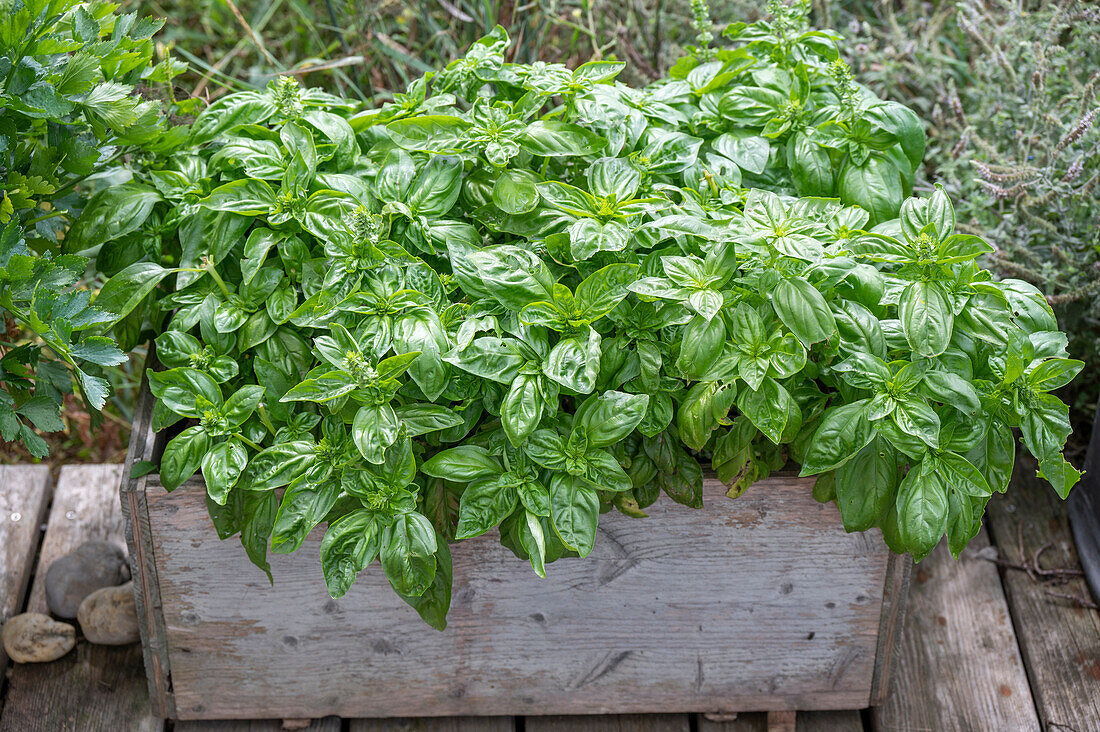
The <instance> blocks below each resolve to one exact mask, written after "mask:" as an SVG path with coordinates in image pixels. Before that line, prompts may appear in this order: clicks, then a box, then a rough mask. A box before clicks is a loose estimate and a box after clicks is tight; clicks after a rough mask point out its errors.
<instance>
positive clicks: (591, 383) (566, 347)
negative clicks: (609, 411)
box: [542, 328, 600, 394]
mask: <svg viewBox="0 0 1100 732" xmlns="http://www.w3.org/2000/svg"><path fill="white" fill-rule="evenodd" d="M542 372H543V374H545V375H546V377H547V378H549V379H550V380H551V381H555V382H557V383H558V384H560V385H562V386H564V387H565V388H566V389H572V390H573V391H575V392H576V393H578V394H589V393H591V392H592V390H593V389H595V388H596V377H597V376H598V375H599V373H600V334H599V333H597V332H596V331H595V330H594V329H592V328H589V329H588V337H587V338H586V337H584V336H574V337H570V338H562V339H561V340H560V341H558V343H557V345H555V346H554V348H553V349H552V350H551V351H550V355H549V356H548V357H547V358H546V361H544V362H543V365H542Z"/></svg>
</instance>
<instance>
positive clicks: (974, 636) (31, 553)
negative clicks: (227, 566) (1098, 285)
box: [0, 465, 1100, 732]
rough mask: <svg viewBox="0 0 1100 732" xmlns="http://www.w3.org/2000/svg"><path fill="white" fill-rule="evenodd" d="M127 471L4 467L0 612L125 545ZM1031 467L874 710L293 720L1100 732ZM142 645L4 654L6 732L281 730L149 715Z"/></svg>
mask: <svg viewBox="0 0 1100 732" xmlns="http://www.w3.org/2000/svg"><path fill="white" fill-rule="evenodd" d="M121 470H122V468H121V466H119V465H86V466H68V467H65V468H63V469H62V470H61V473H60V476H59V477H58V479H57V480H56V482H55V481H54V480H52V479H51V477H50V474H49V472H48V470H47V468H45V467H42V466H13V467H3V466H0V613H2V614H3V618H5V619H6V618H7V617H10V616H11V615H13V614H16V613H18V612H23V611H37V612H45V602H44V596H43V588H42V582H41V579H42V577H43V576H44V574H45V568H46V567H48V566H49V564H50V562H51V561H53V559H55V558H56V557H58V556H60V555H62V554H64V553H66V552H68V551H69V550H70V549H72V548H73V547H75V546H76V545H78V544H79V543H81V542H83V541H85V540H88V539H108V540H111V541H116V542H118V543H120V544H124V540H123V533H122V531H123V527H122V518H121V513H120V509H119V502H118V495H117V491H118V485H119V480H120V477H121ZM1028 474H1034V469H1031V470H1028V468H1027V466H1025V465H1021V466H1020V468H1019V470H1018V471H1017V477H1016V479H1015V481H1014V483H1015V485H1014V486H1013V489H1012V490H1011V491H1010V493H1009V495H1008V496H1000V497H998V498H997V499H995V500H994V501H993V502H992V503H991V504H990V510H989V514H988V521H987V529H986V530H985V531H984V532H983V533H982V535H980V536H979V537H978V539H977V540H975V541H974V542H973V544H972V546H971V547H970V548H969V549H968V550H967V551H966V553H965V554H964V556H963V558H962V559H961V560H960V561H959V562H957V563H956V562H955V561H953V560H952V559H951V557H950V555H948V553H947V552H946V550H945V549H944V547H942V546H941V547H940V548H939V549H937V551H936V552H935V553H933V554H932V555H931V556H930V557H928V558H927V559H926V560H925V561H924V562H922V563H921V564H920V565H919V566H918V567H917V568H916V570H915V572H914V579H913V583H912V586H911V589H910V604H909V611H908V617H907V624H906V627H905V631H904V634H903V639H902V651H901V656H900V658H899V662H898V668H897V670H896V673H895V676H894V682H893V687H892V691H891V694H890V697H889V699H888V700H887V702H886V703H885V704H884V705H883V706H881V707H879V708H877V709H874V710H863V711H862V712H860V711H852V712H828V713H799V714H797V715H796V714H794V713H783V712H780V713H772V714H771V715H770V716H768V715H764V714H754V713H744V714H740V715H738V717H737V718H736V719H733V720H711V719H706V718H704V717H703V716H698V717H697V716H695V715H685V714H677V715H627V716H603V717H526V718H510V717H497V718H481V719H468V718H463V719H430V720H429V719H424V720H370V719H351V720H348V719H343V720H342V719H338V718H336V717H329V718H326V719H323V720H313V721H311V722H307V721H289V722H288V723H287V727H288V728H291V727H293V728H302V729H309V730H313V731H316V732H343V731H349V732H381V731H383V730H385V731H387V732H397V731H398V730H408V731H410V732H411V731H413V730H418V731H423V732H514V731H517V730H518V731H520V732H565V731H566V730H570V731H573V730H575V731H576V732H755V731H756V730H760V731H763V730H767V729H772V730H791V731H793V730H797V731H798V732H810V731H815V732H857V731H860V730H864V729H867V730H913V731H918V730H919V731H922V732H923V731H926V730H928V731H931V730H934V731H937V732H938V731H939V730H1012V731H1014V730H1032V729H1034V730H1051V731H1052V732H1068V731H1070V730H1073V731H1076V732H1086V731H1087V730H1100V613H1098V612H1097V611H1096V610H1095V609H1091V608H1087V607H1084V606H1083V605H1084V604H1085V603H1090V602H1091V599H1090V598H1089V596H1088V590H1087V588H1086V587H1085V584H1084V582H1083V581H1082V579H1081V578H1080V576H1079V567H1078V564H1077V557H1076V553H1075V551H1074V546H1073V541H1072V539H1071V536H1070V532H1069V527H1068V525H1067V523H1066V517H1065V509H1064V506H1063V505H1062V504H1061V502H1059V501H1058V500H1057V499H1056V498H1053V494H1052V493H1051V492H1050V491H1049V490H1047V489H1042V488H1040V487H1039V486H1037V485H1034V481H1033V480H1032V479H1030V478H1028V477H1027V475H1028ZM141 663H142V660H141V648H140V647H139V646H137V645H134V646H129V647H123V648H107V647H102V646H93V645H90V644H88V643H86V642H83V641H82V642H80V643H79V644H78V645H77V648H76V649H75V650H74V651H72V652H71V653H69V654H68V655H67V656H65V657H64V658H62V659H61V660H59V661H55V662H53V663H49V664H39V665H11V664H9V663H8V660H7V659H6V658H5V657H4V656H3V652H2V651H0V671H3V673H2V674H0V732H35V731H36V730H43V731H45V732H55V731H57V730H72V731H75V732H84V731H85V730H90V731H92V732H99V731H100V730H102V731H103V732H115V731H116V730H118V731H120V732H130V731H131V730H133V731H136V732H143V731H146V730H148V731H149V732H160V731H163V730H171V729H175V730H177V731H178V732H203V731H206V730H209V731H211V732H214V731H218V732H237V731H240V732H245V731H246V730H247V731H251V732H267V731H268V730H270V731H271V732H275V731H276V730H278V729H280V728H282V727H283V726H284V725H282V724H280V723H279V722H277V721H274V722H273V721H263V722H258V721H252V722H250V721H242V722H224V723H223V722H217V723H210V722H178V723H175V724H174V725H173V724H172V723H167V722H164V721H162V720H159V719H157V718H155V717H153V715H152V713H151V712H150V707H149V699H148V690H147V686H146V681H145V673H144V670H143V669H142V666H141Z"/></svg>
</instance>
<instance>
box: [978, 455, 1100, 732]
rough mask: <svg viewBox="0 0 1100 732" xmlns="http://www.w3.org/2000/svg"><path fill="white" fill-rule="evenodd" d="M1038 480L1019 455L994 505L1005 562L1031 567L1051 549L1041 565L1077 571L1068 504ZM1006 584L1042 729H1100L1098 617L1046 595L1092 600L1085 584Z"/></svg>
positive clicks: (1019, 576)
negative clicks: (1010, 478)
mask: <svg viewBox="0 0 1100 732" xmlns="http://www.w3.org/2000/svg"><path fill="white" fill-rule="evenodd" d="M1034 476H1035V464H1034V462H1031V461H1030V460H1029V459H1026V458H1021V459H1020V460H1018V464H1017V469H1016V471H1015V475H1014V476H1013V485H1012V488H1011V489H1010V490H1009V492H1008V493H1007V494H1005V495H1003V496H998V497H997V498H995V499H994V500H992V501H990V503H989V523H990V526H991V528H992V531H993V535H994V537H995V538H996V541H997V548H998V550H999V552H1000V557H1001V559H1002V560H1004V561H1007V562H1011V563H1014V564H1017V565H1019V564H1024V563H1031V562H1032V561H1033V560H1034V559H1035V557H1036V553H1037V552H1040V550H1043V547H1047V548H1046V549H1045V550H1043V551H1042V552H1041V555H1040V557H1039V561H1040V564H1041V566H1042V567H1045V568H1051V567H1065V568H1071V569H1073V568H1078V567H1079V564H1078V562H1077V555H1076V550H1075V548H1074V545H1073V541H1072V539H1071V538H1070V533H1069V527H1068V525H1067V521H1066V509H1065V504H1063V503H1062V502H1061V501H1060V500H1059V499H1058V497H1057V496H1056V495H1055V494H1054V491H1053V490H1051V488H1050V486H1048V485H1046V484H1045V483H1041V482H1040V481H1039V480H1038V479H1037V478H1035V477H1034ZM1021 543H1022V547H1021ZM1004 585H1005V590H1006V592H1007V594H1008V601H1009V607H1010V609H1011V611H1012V618H1013V621H1014V623H1015V625H1016V633H1017V635H1018V636H1019V640H1020V648H1021V650H1022V651H1023V658H1024V662H1025V663H1026V665H1027V674H1028V678H1029V680H1030V682H1031V690H1032V693H1033V694H1034V696H1035V702H1036V707H1037V708H1038V710H1039V717H1040V719H1041V720H1042V722H1043V727H1044V728H1045V729H1049V730H1069V729H1073V730H1086V729H1088V730H1096V729H1100V613H1097V612H1096V611H1095V610H1086V609H1082V608H1078V607H1074V606H1073V605H1072V603H1071V602H1069V601H1067V600H1066V599H1063V598H1057V597H1051V596H1050V595H1048V594H1047V592H1048V590H1049V591H1051V592H1059V593H1064V594H1069V595H1077V596H1079V597H1082V598H1087V597H1088V596H1089V591H1088V588H1087V587H1086V585H1085V582H1084V580H1082V579H1079V578H1073V579H1072V580H1071V581H1070V582H1068V583H1067V584H1064V585H1056V586H1050V585H1044V584H1041V583H1039V582H1035V581H1033V580H1032V579H1031V578H1030V577H1029V576H1028V575H1027V574H1026V573H1024V572H1021V571H1017V570H1013V569H1005V570H1004Z"/></svg>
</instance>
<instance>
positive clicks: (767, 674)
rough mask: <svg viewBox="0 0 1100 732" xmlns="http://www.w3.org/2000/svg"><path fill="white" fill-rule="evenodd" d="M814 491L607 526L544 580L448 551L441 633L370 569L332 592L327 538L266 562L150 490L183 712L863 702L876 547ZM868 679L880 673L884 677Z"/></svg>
mask: <svg viewBox="0 0 1100 732" xmlns="http://www.w3.org/2000/svg"><path fill="white" fill-rule="evenodd" d="M811 485H812V481H809V480H805V479H797V478H790V477H776V478H771V479H768V480H765V481H762V482H760V483H757V484H756V485H754V486H753V487H752V488H750V489H749V491H747V492H746V494H745V495H743V496H742V497H741V498H739V499H737V500H729V499H727V498H725V497H724V495H723V493H724V490H725V488H724V487H723V486H722V485H721V484H720V483H719V482H718V481H716V480H714V479H709V480H707V481H706V482H705V499H706V501H707V506H706V508H705V509H703V510H700V511H695V510H692V509H688V508H684V507H682V506H678V505H676V504H673V503H672V502H670V501H668V500H666V499H662V500H660V501H658V503H657V504H655V505H654V506H652V507H651V508H650V509H647V512H648V513H649V514H650V518H648V519H631V518H628V517H626V516H623V515H621V514H608V515H605V516H602V517H601V521H600V528H599V534H598V537H597V541H596V548H595V549H594V551H593V553H592V555H590V556H589V557H588V558H587V559H584V560H578V559H562V560H559V561H558V562H555V563H554V564H553V565H550V566H549V567H548V571H547V575H548V576H547V578H546V579H539V578H538V577H536V576H535V575H534V574H533V573H532V572H531V570H530V567H529V566H528V565H527V563H526V562H523V561H521V560H519V559H517V558H516V557H515V556H513V555H512V554H511V552H509V551H508V550H507V549H505V548H504V547H502V546H500V544H499V543H498V541H497V538H496V536H495V535H486V536H485V537H481V538H479V539H476V540H472V541H466V542H463V543H461V544H459V545H456V546H455V547H454V548H453V553H454V575H455V577H454V596H453V601H452V607H451V612H450V616H449V620H450V625H449V626H448V628H447V630H446V631H444V632H442V633H440V632H436V631H434V630H431V629H430V628H428V627H427V626H426V625H424V624H423V623H422V622H421V621H420V619H419V618H418V617H417V615H416V613H415V612H414V611H413V610H412V609H410V608H408V607H407V606H406V605H404V603H402V602H401V601H400V600H399V599H398V598H397V597H396V596H395V595H394V594H393V592H392V591H391V589H390V587H389V585H388V584H387V582H386V580H385V577H384V576H383V574H382V572H381V569H380V568H379V567H378V565H377V564H374V565H372V566H371V567H370V568H368V569H367V570H366V571H365V572H363V573H362V574H361V575H360V577H359V579H358V581H357V582H356V584H355V585H354V586H353V587H352V589H351V591H350V592H349V593H348V594H347V595H346V596H345V597H343V598H341V599H339V600H333V599H331V598H329V596H328V594H327V593H326V591H325V586H324V582H323V581H322V579H321V570H320V562H319V558H318V554H319V544H320V538H321V535H322V532H321V531H320V530H317V531H315V532H314V533H313V534H312V535H311V536H310V537H309V539H308V540H307V541H306V544H305V545H304V546H303V547H302V548H301V549H300V550H299V551H298V552H296V553H294V554H290V555H277V556H273V557H271V564H272V571H273V573H274V575H275V585H274V587H272V586H271V585H269V584H268V581H267V578H266V577H265V576H264V575H263V573H262V572H260V570H258V569H256V568H254V567H253V566H252V565H251V564H249V562H248V559H247V558H246V556H245V554H244V550H243V549H242V547H241V546H240V543H239V542H237V541H236V540H230V541H226V542H221V541H219V540H218V539H217V536H216V535H215V533H214V531H213V527H212V526H211V525H210V520H209V518H208V516H207V515H206V508H205V502H204V500H203V491H204V489H203V486H202V483H201V481H199V480H195V481H192V482H190V483H188V484H187V485H185V486H183V487H181V488H179V489H177V490H176V491H175V492H173V493H171V494H169V493H166V492H164V490H163V489H162V488H161V487H160V486H159V485H158V484H157V483H156V481H155V479H153V478H150V479H148V487H147V492H146V494H145V499H146V502H147V509H148V517H149V521H148V527H149V529H150V530H151V535H150V542H149V543H150V546H151V548H152V556H154V557H155V563H156V567H155V570H156V577H157V580H158V583H159V592H160V598H159V599H160V608H161V611H162V613H163V622H164V632H165V633H166V638H165V645H166V648H167V658H168V661H169V662H170V666H171V684H172V693H173V695H174V700H175V706H176V712H177V714H178V716H179V717H180V718H183V719H198V718H207V719H216V718H264V717H313V716H319V715H323V714H336V715H339V716H342V717H353V718H354V717H379V716H383V717H384V716H432V715H493V714H528V715H531V714H593V713H615V712H658V711H661V712H678V711H714V712H722V711H747V710H770V709H856V708H862V707H865V706H867V705H868V703H869V702H870V700H871V693H872V685H873V682H874V679H875V676H876V659H877V657H879V656H880V653H879V651H878V641H879V633H880V623H881V622H882V619H883V616H884V613H883V610H884V605H883V589H884V585H885V584H886V580H887V576H888V565H889V564H890V561H891V560H890V555H889V553H888V552H887V551H886V550H885V548H884V547H883V544H882V539H881V537H880V536H879V535H878V534H877V533H867V534H852V535H849V534H845V533H844V530H843V528H842V527H841V522H840V517H839V515H838V514H837V511H836V508H835V506H833V505H822V504H818V503H816V502H815V501H814V500H813V499H812V497H811V493H810V490H811ZM880 673H881V672H880Z"/></svg>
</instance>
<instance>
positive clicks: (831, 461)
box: [799, 399, 875, 475]
mask: <svg viewBox="0 0 1100 732" xmlns="http://www.w3.org/2000/svg"><path fill="white" fill-rule="evenodd" d="M869 413H870V410H869V400H867V399H860V400H859V401H855V402H851V403H849V404H843V405H841V406H838V407H831V408H830V409H828V410H827V411H826V412H825V416H824V417H823V418H822V420H821V424H820V425H819V426H818V428H817V430H816V431H815V432H814V436H813V438H812V439H811V440H810V446H809V448H808V449H807V450H806V457H805V459H804V460H803V461H802V472H801V473H799V475H814V474H815V473H823V472H825V471H826V470H833V469H835V468H839V467H840V466H841V465H843V464H844V463H846V462H848V461H849V460H851V459H852V458H853V457H855V455H856V453H858V452H859V451H860V450H862V449H863V448H864V447H866V446H867V443H869V442H870V441H871V439H872V438H874V436H875V431H874V428H873V427H872V426H871V421H870V419H869V417H868V415H869Z"/></svg>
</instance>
